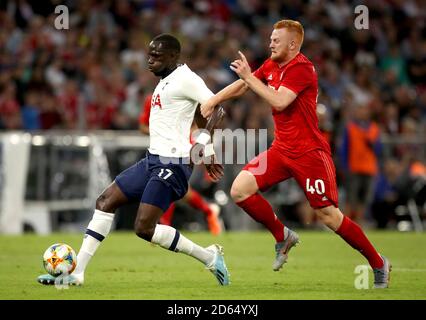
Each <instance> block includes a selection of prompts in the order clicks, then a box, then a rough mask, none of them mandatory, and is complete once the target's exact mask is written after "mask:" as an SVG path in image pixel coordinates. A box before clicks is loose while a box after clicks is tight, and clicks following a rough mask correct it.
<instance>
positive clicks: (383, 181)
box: [371, 159, 404, 229]
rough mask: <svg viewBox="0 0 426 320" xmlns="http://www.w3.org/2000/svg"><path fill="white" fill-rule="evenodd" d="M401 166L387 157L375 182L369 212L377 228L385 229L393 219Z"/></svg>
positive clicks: (397, 198) (401, 171)
mask: <svg viewBox="0 0 426 320" xmlns="http://www.w3.org/2000/svg"><path fill="white" fill-rule="evenodd" d="M403 171H404V169H403V166H402V164H401V163H400V162H399V161H398V160H396V159H388V160H386V161H385V164H384V166H383V173H380V174H379V176H378V179H377V182H376V186H375V192H374V201H373V203H372V205H371V214H372V216H373V218H374V219H375V220H376V222H377V228H379V229H385V228H386V227H387V226H388V223H389V222H390V221H391V220H393V219H395V209H396V207H397V206H398V204H399V198H400V197H399V191H398V189H397V184H398V180H399V179H401V175H402V174H403Z"/></svg>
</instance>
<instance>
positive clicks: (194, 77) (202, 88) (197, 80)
mask: <svg viewBox="0 0 426 320" xmlns="http://www.w3.org/2000/svg"><path fill="white" fill-rule="evenodd" d="M191 73H192V74H191V75H190V76H188V77H185V78H184V79H183V83H182V91H183V92H182V93H183V94H184V95H186V96H187V97H188V98H189V99H191V100H193V101H195V102H197V103H200V104H203V103H204V102H206V101H207V100H208V99H210V98H211V97H212V96H214V93H213V92H212V91H211V90H210V89H209V88H208V87H207V85H206V83H205V82H204V80H203V79H201V77H200V76H199V75H198V74H196V73H195V72H192V71H191Z"/></svg>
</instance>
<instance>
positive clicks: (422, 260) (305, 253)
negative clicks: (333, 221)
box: [0, 231, 426, 300]
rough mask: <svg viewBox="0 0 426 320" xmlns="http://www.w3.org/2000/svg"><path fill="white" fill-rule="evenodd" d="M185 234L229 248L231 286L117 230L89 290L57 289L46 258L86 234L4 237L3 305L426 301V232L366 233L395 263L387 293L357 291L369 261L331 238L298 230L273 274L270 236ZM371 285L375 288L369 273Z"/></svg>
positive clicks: (94, 265)
mask: <svg viewBox="0 0 426 320" xmlns="http://www.w3.org/2000/svg"><path fill="white" fill-rule="evenodd" d="M184 234H185V235H186V236H187V237H189V238H190V239H192V240H193V241H195V242H197V243H199V244H200V245H203V246H208V245H210V244H212V243H219V244H221V245H223V246H224V248H225V259H226V263H227V265H228V269H229V271H230V273H231V285H230V286H228V287H221V286H219V285H218V283H217V281H216V279H215V278H214V277H213V275H212V274H211V273H210V272H209V271H207V270H206V269H205V268H204V266H203V265H202V264H201V263H199V262H198V261H196V260H194V259H192V258H190V257H188V256H186V255H184V254H179V253H172V252H169V251H166V250H164V249H162V248H160V247H154V246H153V245H151V244H149V243H147V242H145V241H143V240H141V239H139V238H137V237H136V236H135V235H134V234H132V233H121V232H115V233H112V234H111V235H110V236H109V237H108V238H107V239H106V240H105V241H104V242H103V244H102V245H101V247H100V248H99V250H98V252H97V253H96V255H95V257H94V258H93V259H92V261H91V263H90V264H89V267H88V269H87V271H86V279H85V280H86V282H85V284H84V286H82V287H70V288H69V289H66V290H58V289H56V288H55V287H54V286H43V285H40V284H39V283H37V282H36V277H37V276H38V275H39V274H41V273H44V270H43V267H42V261H41V257H42V254H43V252H44V250H45V249H46V248H47V247H48V246H49V245H51V244H53V243H55V242H65V243H67V244H69V245H71V246H72V247H73V248H74V249H75V250H78V249H79V248H80V244H81V240H82V235H79V234H52V235H49V236H37V235H24V236H0V283H1V285H0V299H2V300H14V299H24V300H26V299H64V300H68V299H83V300H85V299H161V300H181V299H182V300H183V299H201V300H216V299H218V300H227V299H237V300H246V299H253V300H265V299H268V300H288V299H291V300H293V299H426V250H425V248H426V233H423V234H416V233H398V232H378V231H369V232H368V236H369V237H370V239H371V240H372V242H373V243H374V244H375V246H376V247H377V248H378V249H379V251H381V252H383V253H384V254H385V255H387V256H388V257H389V258H390V260H391V262H392V265H393V271H392V273H391V287H390V288H389V289H386V290H373V289H371V290H370V289H369V290H358V289H356V288H355V286H354V281H355V277H356V276H357V274H355V267H356V266H357V265H366V264H367V262H366V260H365V259H364V258H363V257H362V256H361V255H360V254H359V253H358V252H357V251H355V250H353V249H352V248H351V247H349V246H348V245H347V244H346V243H345V242H344V241H343V240H341V239H340V238H339V237H338V236H337V235H335V234H334V233H332V232H327V231H324V232H307V231H301V232H299V234H300V238H301V241H302V243H301V244H300V245H299V246H297V247H296V248H294V249H292V251H291V253H290V256H289V261H288V263H287V264H286V265H285V266H284V268H283V269H282V270H281V271H279V272H273V271H272V268H271V265H272V261H273V258H274V251H273V245H274V241H273V238H272V237H271V236H270V234H269V233H267V232H230V233H226V234H223V235H221V236H219V237H213V236H211V235H210V234H208V233H188V232H184ZM369 282H370V283H369V287H370V288H371V286H372V282H373V274H372V271H371V270H369Z"/></svg>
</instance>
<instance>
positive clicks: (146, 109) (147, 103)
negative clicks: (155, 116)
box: [139, 95, 152, 126]
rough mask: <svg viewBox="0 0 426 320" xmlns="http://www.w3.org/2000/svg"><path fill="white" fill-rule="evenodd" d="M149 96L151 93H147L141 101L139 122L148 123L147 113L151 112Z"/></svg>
mask: <svg viewBox="0 0 426 320" xmlns="http://www.w3.org/2000/svg"><path fill="white" fill-rule="evenodd" d="M151 98H152V95H148V96H146V98H145V101H144V103H143V109H142V112H141V114H140V116H139V124H145V125H147V126H148V125H149V115H150V114H151Z"/></svg>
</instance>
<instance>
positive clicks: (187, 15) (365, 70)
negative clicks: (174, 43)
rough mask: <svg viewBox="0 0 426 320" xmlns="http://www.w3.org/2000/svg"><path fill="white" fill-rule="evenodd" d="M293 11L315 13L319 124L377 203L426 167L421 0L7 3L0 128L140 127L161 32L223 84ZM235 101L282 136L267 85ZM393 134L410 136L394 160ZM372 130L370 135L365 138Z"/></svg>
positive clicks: (244, 116)
mask: <svg viewBox="0 0 426 320" xmlns="http://www.w3.org/2000/svg"><path fill="white" fill-rule="evenodd" d="M60 4H64V5H66V6H67V8H68V9H69V14H70V15H69V29H66V30H58V29H56V28H55V23H54V22H55V19H56V18H57V16H58V14H55V7H56V6H57V5H60ZM357 5H365V6H366V7H367V8H368V10H369V21H368V29H362V30H358V29H356V28H355V26H354V20H355V17H356V16H357V15H356V14H355V13H354V8H355V7H356V6H357ZM283 18H288V19H295V20H299V21H301V22H302V24H303V25H304V28H305V41H304V45H303V47H302V52H303V53H304V54H305V55H306V56H307V57H308V58H309V59H311V60H312V61H313V63H314V64H315V66H316V70H317V72H318V76H319V87H320V93H319V98H318V115H319V121H320V122H319V125H320V128H321V130H322V131H323V132H324V135H325V136H326V137H327V139H328V140H329V142H330V144H331V146H332V149H333V152H334V153H335V162H336V165H337V168H338V179H339V184H341V185H349V187H348V188H349V189H350V188H351V187H353V185H352V183H351V182H352V181H358V184H361V187H359V186H358V189H359V190H353V189H352V190H347V192H346V194H347V200H346V202H348V209H347V210H346V212H350V213H351V214H352V213H353V215H354V216H357V215H359V212H361V211H365V210H366V209H365V208H364V207H362V206H361V207H360V208H354V206H353V205H352V206H351V204H350V202H359V199H366V201H367V202H368V203H365V204H364V206H368V207H370V205H371V203H373V202H378V201H385V200H384V199H388V198H389V197H388V196H387V195H386V192H387V191H389V190H393V188H394V184H395V181H399V180H398V179H397V178H395V174H396V173H395V171H397V172H399V173H400V174H402V173H403V172H408V174H409V175H414V176H421V177H422V176H423V177H424V176H425V175H426V173H425V158H424V157H425V148H426V147H425V139H424V137H425V135H426V6H425V4H424V1H422V0H370V1H368V0H365V1H348V0H337V1H328V0H305V1H302V0H292V1H275V0H192V1H189V0H188V1H183V0H181V1H166V0H158V1H155V0H105V1H103V0H69V1H56V0H50V1H35V0H13V1H12V0H9V1H8V0H6V1H1V2H0V129H2V130H29V131H30V130H49V129H72V130H74V129H77V130H96V129H113V130H132V129H137V128H138V116H139V114H140V112H141V107H142V106H143V103H144V99H145V98H146V97H147V96H148V95H149V94H150V93H151V92H152V91H153V88H154V87H155V85H156V82H157V79H156V78H155V77H154V76H153V75H152V74H150V72H149V71H148V70H147V68H146V56H147V45H148V43H149V41H150V39H152V38H153V37H154V36H156V35H158V34H160V33H164V32H167V33H171V34H173V35H175V36H176V37H178V38H179V40H180V41H181V43H182V57H181V60H182V62H185V63H187V64H188V65H189V66H190V67H191V68H192V70H194V71H195V72H197V73H198V74H199V75H200V76H201V77H202V78H203V79H204V80H205V81H206V83H207V85H208V86H209V87H210V88H211V89H212V91H213V92H217V91H218V90H220V89H222V88H223V87H225V86H226V85H228V84H229V83H230V82H232V81H233V80H235V79H236V77H235V74H234V73H233V72H232V71H231V70H230V69H229V64H230V62H231V61H232V60H234V59H235V58H236V55H237V51H238V50H241V51H243V52H244V54H245V55H246V57H247V58H248V60H249V62H250V63H251V66H252V69H253V70H254V69H255V68H257V67H258V66H259V65H260V64H261V62H262V61H263V60H264V59H265V58H267V57H268V55H269V48H268V47H269V37H270V33H271V30H272V25H273V24H274V23H275V22H276V21H278V20H281V19H283ZM225 106H226V108H227V111H228V117H227V119H226V120H225V122H224V123H223V126H224V127H228V128H231V129H234V128H255V129H256V128H269V129H270V133H271V138H272V134H273V123H272V120H271V116H270V109H269V107H268V105H267V104H266V103H265V102H263V101H262V100H261V99H259V98H258V97H257V96H256V95H254V94H252V93H248V94H246V95H245V96H244V97H243V98H241V99H239V100H236V101H233V102H229V103H227V104H226V105H225ZM384 136H386V137H388V138H389V139H390V140H388V141H394V140H392V138H395V139H399V140H395V141H402V142H398V143H396V144H395V145H392V148H390V149H387V153H386V157H385V158H382V157H383V139H382V137H384ZM363 139H364V140H365V141H366V142H365V145H367V147H366V148H364V149H363V147H361V148H360V149H358V150H353V149H354V148H355V147H354V146H361V145H362V143H356V142H354V141H361V140H363ZM364 140H363V141H364ZM418 141H420V143H418ZM381 144H382V146H381ZM365 145H364V147H365ZM345 148H346V149H345ZM365 150H367V151H365ZM352 152H358V153H359V154H361V155H365V154H366V152H367V153H368V154H369V156H368V159H367V160H366V161H370V163H369V164H370V165H369V166H365V167H363V168H355V167H354V166H353V159H357V157H358V156H357V155H356V154H352ZM351 159H352V163H351ZM358 159H359V158H358ZM357 176H358V177H357ZM364 176H366V179H364V178H365V177H364ZM370 178H371V179H370ZM378 181H381V184H379V183H378ZM380 188H381V189H380ZM358 191H359V192H361V191H362V192H364V193H365V194H364V195H362V196H359V192H358ZM352 200H353V201H352ZM371 207H374V206H371ZM380 210H382V209H380ZM362 214H363V213H361V215H362ZM372 214H373V215H374V214H376V213H374V212H372Z"/></svg>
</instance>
